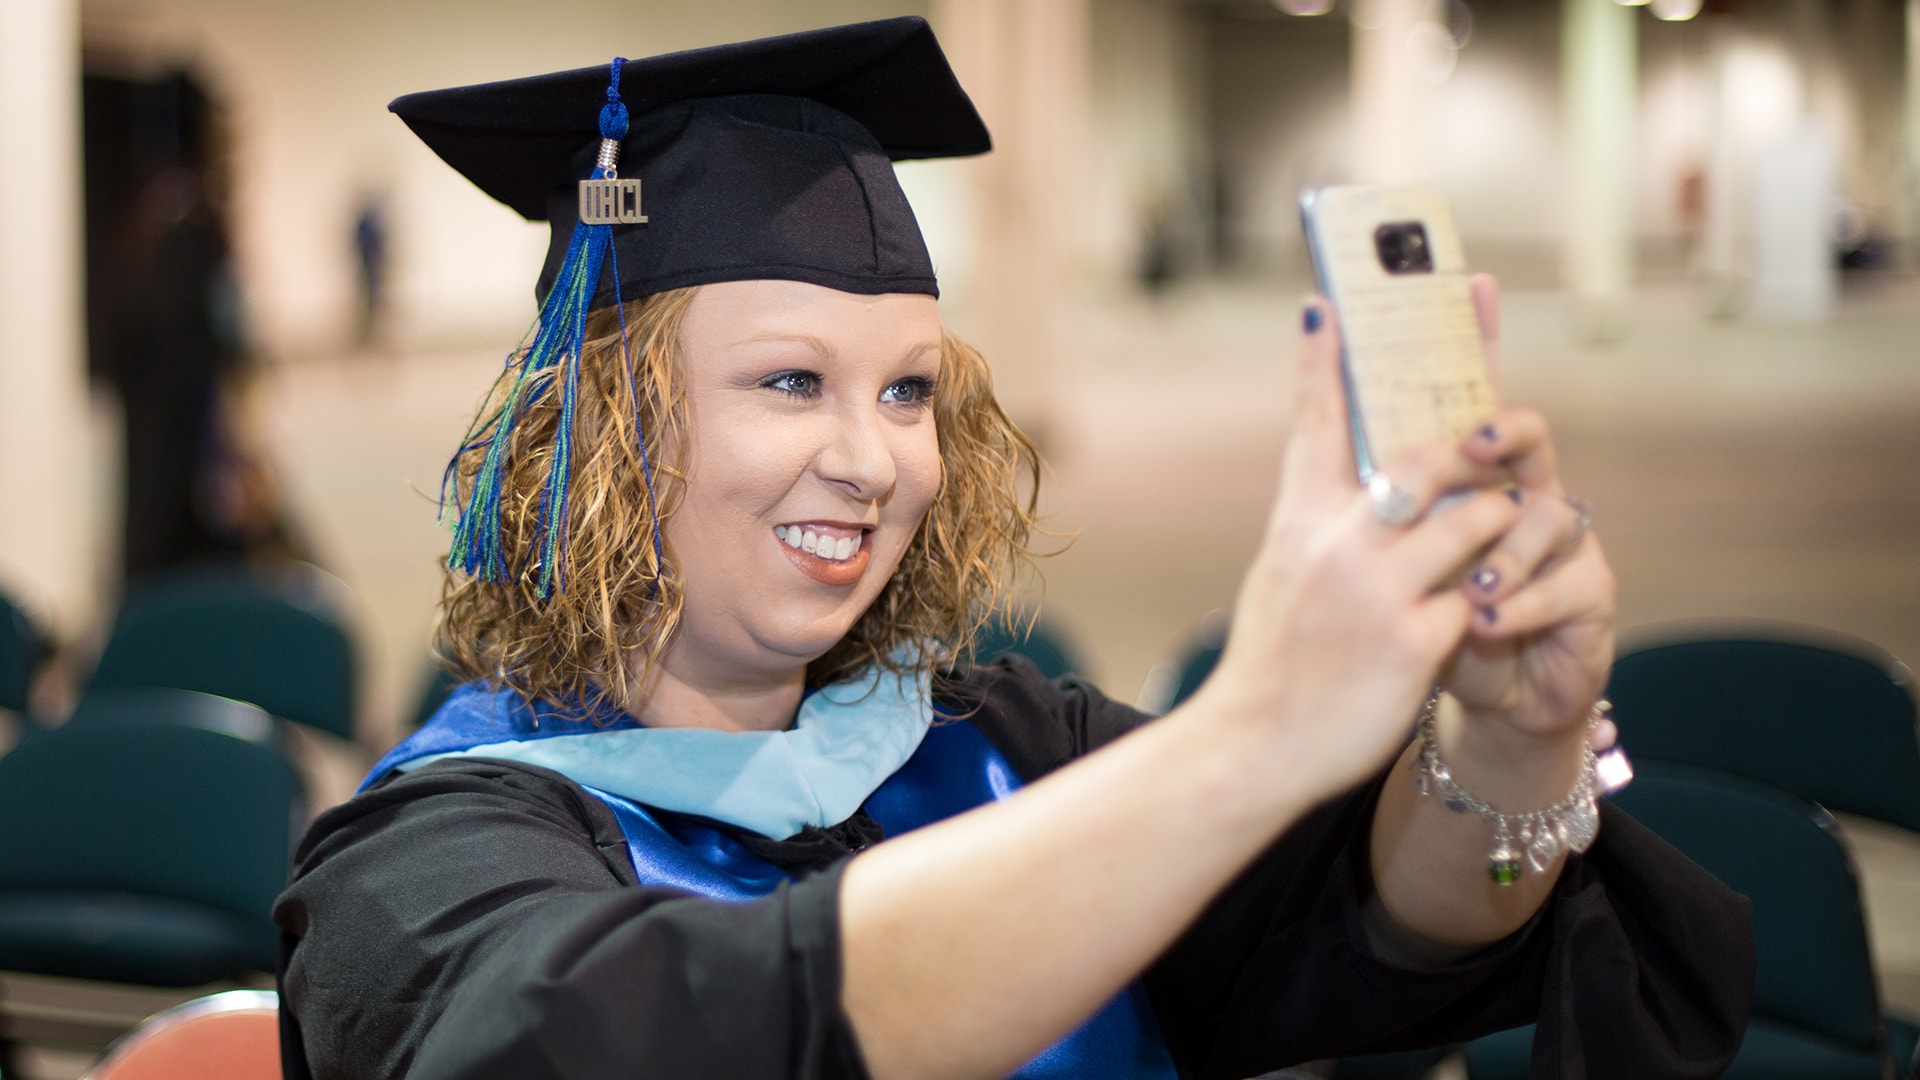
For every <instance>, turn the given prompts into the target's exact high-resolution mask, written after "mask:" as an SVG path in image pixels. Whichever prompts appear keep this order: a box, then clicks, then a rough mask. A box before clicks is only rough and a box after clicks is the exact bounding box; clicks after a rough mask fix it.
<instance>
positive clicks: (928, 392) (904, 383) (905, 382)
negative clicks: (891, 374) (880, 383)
mask: <svg viewBox="0 0 1920 1080" xmlns="http://www.w3.org/2000/svg"><path fill="white" fill-rule="evenodd" d="M880 400H881V401H885V402H889V403H891V404H895V405H913V406H923V405H930V404H932V403H933V380H932V379H925V378H920V377H919V376H915V377H913V378H910V379H901V380H900V381H899V382H897V383H894V384H893V385H892V386H889V387H887V388H886V389H885V390H883V391H881V393H880Z"/></svg>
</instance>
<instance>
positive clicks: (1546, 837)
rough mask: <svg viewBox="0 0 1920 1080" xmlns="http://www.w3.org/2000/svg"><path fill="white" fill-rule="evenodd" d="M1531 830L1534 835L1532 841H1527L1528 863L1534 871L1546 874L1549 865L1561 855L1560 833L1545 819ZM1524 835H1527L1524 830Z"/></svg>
mask: <svg viewBox="0 0 1920 1080" xmlns="http://www.w3.org/2000/svg"><path fill="white" fill-rule="evenodd" d="M1531 831H1532V832H1533V837H1532V839H1531V840H1530V841H1526V844H1527V865H1528V866H1530V867H1532V868H1533V872H1534V873H1536V874H1544V873H1546V872H1547V867H1549V866H1552V865H1553V860H1554V859H1556V858H1558V857H1559V855H1560V833H1559V830H1558V829H1557V828H1555V827H1554V826H1552V825H1550V824H1548V823H1547V822H1544V821H1543V822H1541V823H1540V824H1539V825H1538V827H1536V828H1533V829H1532V830H1531ZM1522 836H1523V837H1524V836H1525V833H1524V832H1523V833H1522Z"/></svg>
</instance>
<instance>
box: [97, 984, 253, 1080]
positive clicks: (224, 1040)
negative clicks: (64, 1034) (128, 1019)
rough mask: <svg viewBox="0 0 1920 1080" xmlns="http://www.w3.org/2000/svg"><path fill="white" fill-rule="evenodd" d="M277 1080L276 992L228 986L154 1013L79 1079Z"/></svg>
mask: <svg viewBox="0 0 1920 1080" xmlns="http://www.w3.org/2000/svg"><path fill="white" fill-rule="evenodd" d="M209 1077H219V1078H220V1080H280V995H279V994H276V993H274V992H273V991H271V990H228V991H226V992H224V993H219V994H209V995H207V996H206V997H202V998H195V999H193V1000H192V1001H188V1002H185V1003H183V1004H180V1005H175V1006H174V1007H173V1008H171V1009H168V1010H166V1011H164V1012H160V1013H155V1014H154V1015H153V1016H150V1017H148V1018H147V1019H146V1020H144V1021H142V1022H141V1024H140V1026H139V1027H137V1028H134V1029H133V1030H132V1031H130V1032H128V1033H127V1034H125V1035H123V1036H121V1037H120V1039H119V1040H118V1041H116V1042H115V1043H114V1044H113V1045H112V1046H109V1047H107V1050H106V1053H104V1054H102V1055H101V1057H100V1060H99V1061H97V1062H95V1063H94V1066H93V1068H92V1069H90V1070H88V1072H87V1074H86V1075H85V1076H84V1077H83V1078H82V1080H207V1078H209Z"/></svg>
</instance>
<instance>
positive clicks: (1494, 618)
mask: <svg viewBox="0 0 1920 1080" xmlns="http://www.w3.org/2000/svg"><path fill="white" fill-rule="evenodd" d="M1480 617H1481V618H1482V619H1485V620H1486V621H1487V625H1488V626H1492V625H1494V624H1495V623H1498V622H1499V621H1500V613H1499V612H1497V611H1495V610H1493V608H1492V607H1491V606H1488V607H1483V608H1481V609H1480Z"/></svg>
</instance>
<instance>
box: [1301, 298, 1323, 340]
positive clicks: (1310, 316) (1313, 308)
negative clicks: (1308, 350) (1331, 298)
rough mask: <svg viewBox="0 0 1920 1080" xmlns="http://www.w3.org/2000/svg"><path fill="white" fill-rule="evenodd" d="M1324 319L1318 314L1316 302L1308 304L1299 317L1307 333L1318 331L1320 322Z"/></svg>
mask: <svg viewBox="0 0 1920 1080" xmlns="http://www.w3.org/2000/svg"><path fill="white" fill-rule="evenodd" d="M1325 321H1326V317H1325V316H1323V315H1321V314H1320V305H1318V304H1308V305H1307V310H1306V313H1305V314H1303V315H1302V316H1301V317H1300V323H1301V325H1302V326H1305V327H1306V328H1307V333H1309V334H1313V333H1318V332H1319V330H1320V324H1321V323H1322V322H1325Z"/></svg>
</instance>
